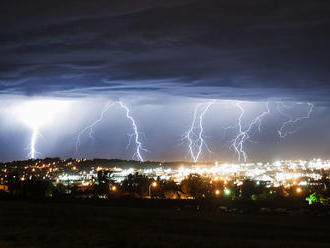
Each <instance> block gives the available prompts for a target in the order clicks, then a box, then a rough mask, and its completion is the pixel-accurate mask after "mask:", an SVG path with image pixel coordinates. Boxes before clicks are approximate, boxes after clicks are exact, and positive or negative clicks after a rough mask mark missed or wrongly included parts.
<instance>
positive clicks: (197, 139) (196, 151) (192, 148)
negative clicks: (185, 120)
mask: <svg viewBox="0 0 330 248" xmlns="http://www.w3.org/2000/svg"><path fill="white" fill-rule="evenodd" d="M214 103H215V101H210V102H208V103H206V104H198V105H197V106H196V107H195V110H194V115H193V120H192V123H191V126H190V128H189V129H188V131H186V132H185V134H184V135H183V138H182V140H183V141H184V140H187V141H188V153H189V154H190V157H191V158H192V160H193V162H194V163H196V162H197V161H198V159H199V157H200V155H201V153H202V150H203V147H205V148H206V149H207V150H208V151H209V152H211V151H210V149H209V147H208V145H207V143H206V142H205V139H204V137H203V132H204V126H203V121H204V115H205V114H206V113H207V111H208V110H209V108H210V107H211V106H212V105H213V104H214ZM204 105H205V106H204ZM199 112H200V113H199ZM198 115H199V117H198ZM196 126H197V127H196ZM196 129H197V133H196Z"/></svg>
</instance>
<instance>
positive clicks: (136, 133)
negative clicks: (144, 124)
mask: <svg viewBox="0 0 330 248" xmlns="http://www.w3.org/2000/svg"><path fill="white" fill-rule="evenodd" d="M118 103H119V105H120V106H121V107H122V108H123V109H124V110H125V112H126V117H127V119H128V120H130V122H131V124H132V128H133V134H131V135H129V136H130V138H129V145H130V143H131V139H132V138H133V136H134V141H135V144H136V151H135V153H134V154H133V159H134V158H137V159H138V160H139V161H141V162H143V161H144V159H143V157H142V151H147V150H146V149H144V148H143V146H142V142H141V141H140V136H139V131H138V127H137V125H136V122H135V119H134V118H133V117H132V116H131V114H130V110H129V108H128V107H127V106H126V105H124V104H123V103H122V102H121V101H119V102H118Z"/></svg>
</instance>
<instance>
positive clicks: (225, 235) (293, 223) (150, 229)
mask: <svg viewBox="0 0 330 248" xmlns="http://www.w3.org/2000/svg"><path fill="white" fill-rule="evenodd" d="M328 223H329V219H327V218H324V217H322V218H321V217H320V218H319V217H313V216H305V217H301V216H267V215H224V214H219V213H215V212H212V213H211V212H194V211H186V212H185V211H181V212H177V211H175V210H173V209H156V208H152V209H148V208H123V207H109V206H94V205H80V204H73V203H70V204H69V203H66V204H55V203H47V204H45V203H43V204H36V203H26V202H1V203H0V247H1V248H2V247H5V248H6V247H79V248H81V247H178V248H179V247H184V248H186V247H188V246H189V247H200V248H204V247H254V248H256V247H290V248H291V247H329V246H330V237H329V233H330V227H329V225H328Z"/></svg>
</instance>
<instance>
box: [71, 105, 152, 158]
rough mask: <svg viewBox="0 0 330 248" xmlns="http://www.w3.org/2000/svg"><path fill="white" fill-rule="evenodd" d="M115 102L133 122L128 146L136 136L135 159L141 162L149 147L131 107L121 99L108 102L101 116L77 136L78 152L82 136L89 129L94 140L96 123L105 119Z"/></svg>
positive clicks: (90, 136)
mask: <svg viewBox="0 0 330 248" xmlns="http://www.w3.org/2000/svg"><path fill="white" fill-rule="evenodd" d="M114 104H119V106H120V107H121V108H122V109H124V110H125V113H126V117H127V119H128V120H129V121H130V122H131V124H132V129H133V134H130V135H129V143H128V145H127V147H129V146H130V144H131V140H132V139H133V137H134V141H135V144H136V151H135V153H134V154H133V159H135V158H136V159H137V160H139V161H141V162H143V161H144V159H143V157H142V151H148V150H147V149H145V148H143V145H142V142H141V140H140V133H139V131H138V127H137V125H136V122H135V119H134V118H133V117H132V115H131V114H130V110H129V108H128V107H127V106H126V105H125V104H124V103H123V102H121V101H116V102H108V103H107V104H106V105H105V106H104V108H103V110H102V111H101V113H100V117H99V118H98V119H97V120H96V121H94V122H93V123H92V124H90V125H89V126H87V127H85V128H84V129H83V130H81V131H80V132H79V134H78V136H77V140H76V152H78V149H79V146H80V140H81V136H82V135H83V134H84V133H86V132H87V131H88V136H89V138H90V139H91V140H94V136H93V132H94V128H95V126H96V125H98V124H99V123H100V122H101V121H103V119H104V115H105V113H106V112H107V111H108V110H109V109H110V108H111V107H112V106H113V105H114Z"/></svg>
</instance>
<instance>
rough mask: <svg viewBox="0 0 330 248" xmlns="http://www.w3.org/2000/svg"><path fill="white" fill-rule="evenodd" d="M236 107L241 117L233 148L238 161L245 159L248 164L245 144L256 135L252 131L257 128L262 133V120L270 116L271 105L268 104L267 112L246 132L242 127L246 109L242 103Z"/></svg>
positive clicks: (258, 117)
mask: <svg viewBox="0 0 330 248" xmlns="http://www.w3.org/2000/svg"><path fill="white" fill-rule="evenodd" d="M236 107H237V108H238V109H239V110H240V115H239V117H238V134H237V136H236V137H235V138H234V140H233V142H232V145H231V147H233V149H234V150H235V152H236V153H237V155H238V160H239V161H240V160H241V159H242V158H243V161H244V162H246V161H247V154H246V151H245V149H244V144H245V143H246V142H247V141H249V139H250V138H251V137H252V136H253V135H254V133H252V131H253V130H254V129H255V127H257V129H258V132H259V133H260V132H261V124H262V120H263V119H264V117H265V116H267V115H268V114H270V109H269V103H268V102H267V103H266V111H264V112H262V113H261V114H260V115H258V116H257V117H256V118H255V119H253V120H252V121H251V122H250V124H249V125H248V127H247V128H246V129H245V130H243V125H242V119H243V116H244V114H245V109H244V108H243V106H242V105H241V103H240V102H237V103H236Z"/></svg>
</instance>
